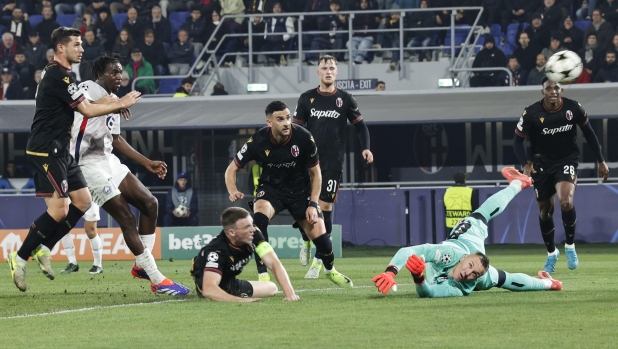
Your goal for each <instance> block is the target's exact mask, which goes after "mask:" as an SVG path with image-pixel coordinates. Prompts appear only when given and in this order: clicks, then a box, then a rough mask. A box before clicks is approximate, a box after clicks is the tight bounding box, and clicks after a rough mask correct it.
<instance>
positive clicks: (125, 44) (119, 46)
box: [112, 29, 135, 66]
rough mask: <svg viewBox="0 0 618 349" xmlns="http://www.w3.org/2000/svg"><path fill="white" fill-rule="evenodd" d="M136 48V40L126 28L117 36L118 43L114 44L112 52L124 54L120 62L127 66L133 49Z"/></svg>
mask: <svg viewBox="0 0 618 349" xmlns="http://www.w3.org/2000/svg"><path fill="white" fill-rule="evenodd" d="M134 48H135V41H133V38H131V35H129V31H128V30H126V29H122V30H120V33H119V34H118V37H117V38H116V43H115V44H114V48H113V49H112V53H117V54H119V55H121V56H122V58H121V59H120V64H121V65H122V66H125V65H127V64H129V61H130V57H131V51H133V49H134Z"/></svg>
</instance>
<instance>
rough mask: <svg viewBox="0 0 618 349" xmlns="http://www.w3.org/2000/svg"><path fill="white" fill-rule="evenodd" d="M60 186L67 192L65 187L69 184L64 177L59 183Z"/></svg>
mask: <svg viewBox="0 0 618 349" xmlns="http://www.w3.org/2000/svg"><path fill="white" fill-rule="evenodd" d="M60 187H61V189H62V192H63V193H66V192H67V189H69V184H68V183H67V180H66V179H63V180H62V182H61V183H60Z"/></svg>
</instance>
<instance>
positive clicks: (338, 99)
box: [335, 97, 343, 108]
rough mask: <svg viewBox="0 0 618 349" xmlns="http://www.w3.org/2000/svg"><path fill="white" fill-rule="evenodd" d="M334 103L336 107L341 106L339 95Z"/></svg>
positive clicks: (341, 101)
mask: <svg viewBox="0 0 618 349" xmlns="http://www.w3.org/2000/svg"><path fill="white" fill-rule="evenodd" d="M335 104H336V105H337V108H341V106H342V105H343V99H341V97H338V98H337V100H336V101H335Z"/></svg>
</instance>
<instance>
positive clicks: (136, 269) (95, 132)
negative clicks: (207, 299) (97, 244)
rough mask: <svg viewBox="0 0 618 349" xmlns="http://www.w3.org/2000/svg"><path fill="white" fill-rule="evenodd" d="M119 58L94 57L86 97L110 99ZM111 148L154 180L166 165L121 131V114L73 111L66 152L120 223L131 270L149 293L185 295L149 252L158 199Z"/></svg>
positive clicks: (85, 86) (96, 198) (84, 88)
mask: <svg viewBox="0 0 618 349" xmlns="http://www.w3.org/2000/svg"><path fill="white" fill-rule="evenodd" d="M120 58H121V57H120V56H119V55H117V54H113V55H109V54H104V55H103V56H101V57H99V58H97V59H96V60H95V61H94V64H93V66H92V76H93V77H94V78H95V79H96V81H85V82H83V83H81V84H80V89H81V90H82V91H84V96H85V97H86V99H88V100H91V101H93V102H95V103H96V102H97V101H99V100H101V99H103V98H106V97H107V96H110V95H111V96H113V97H115V96H114V95H113V92H114V91H116V90H117V89H118V88H119V87H120V81H121V79H122V65H120ZM127 114H129V115H127ZM122 115H123V116H130V113H128V111H126V112H125V111H122ZM113 149H116V150H118V151H119V152H120V153H122V154H123V155H125V156H126V157H127V158H129V159H131V160H133V161H135V162H136V163H138V164H140V165H142V166H144V167H145V168H146V169H147V170H149V171H150V172H152V173H155V174H157V175H158V176H159V178H164V177H165V175H166V174H167V165H166V164H165V163H164V162H163V161H153V160H150V159H148V158H146V157H145V156H143V155H142V154H140V153H138V152H137V151H136V150H135V149H133V147H131V146H130V145H129V144H128V143H127V142H126V140H125V139H124V138H123V137H122V136H121V135H120V114H117V113H111V114H109V115H107V116H106V117H105V118H98V119H88V118H85V117H83V115H81V114H80V113H75V122H74V124H73V130H72V137H71V154H73V156H74V157H75V161H76V162H77V163H78V164H79V166H80V168H81V170H82V172H83V173H84V178H85V179H86V182H87V183H88V188H89V189H90V193H91V194H92V197H93V199H94V201H95V203H96V204H97V205H99V206H101V207H103V209H104V210H105V211H106V212H107V213H109V214H110V215H111V216H112V217H113V218H114V219H115V220H116V222H118V224H119V225H120V230H122V234H123V236H124V239H125V241H126V243H127V247H129V249H130V250H131V252H132V253H133V254H134V255H135V259H136V262H135V264H134V265H133V268H132V269H131V274H132V275H133V276H135V277H137V278H141V279H146V280H149V281H150V282H151V285H150V288H151V290H152V292H156V293H164V294H168V295H172V296H182V295H186V294H188V293H189V292H190V289H189V288H187V287H185V286H183V285H181V284H178V283H176V282H173V281H172V280H170V279H168V278H166V277H165V276H163V274H161V272H160V271H159V270H158V268H157V264H156V262H155V260H154V257H153V256H152V253H151V251H152V249H153V247H154V244H155V237H156V235H155V229H156V224H157V214H158V204H157V199H156V198H155V197H154V196H153V195H152V194H151V193H150V191H148V189H146V187H144V185H143V184H142V183H141V182H140V181H139V180H138V179H137V178H136V177H135V176H134V175H133V174H132V173H131V172H130V171H129V168H127V166H125V165H123V164H121V163H120V160H119V159H118V157H116V156H115V155H114V154H112V150H113ZM129 204H130V205H133V206H134V207H136V208H137V209H138V210H139V212H140V216H139V228H136V227H135V221H136V220H135V216H134V215H133V213H132V212H131V209H130V207H129ZM138 229H139V230H138Z"/></svg>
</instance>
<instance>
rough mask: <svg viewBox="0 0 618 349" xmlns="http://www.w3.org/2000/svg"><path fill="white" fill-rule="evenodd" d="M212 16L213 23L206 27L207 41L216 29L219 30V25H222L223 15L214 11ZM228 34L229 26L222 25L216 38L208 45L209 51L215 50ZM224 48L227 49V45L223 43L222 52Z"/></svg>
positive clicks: (205, 35)
mask: <svg viewBox="0 0 618 349" xmlns="http://www.w3.org/2000/svg"><path fill="white" fill-rule="evenodd" d="M210 16H211V18H212V22H209V23H208V24H207V25H206V31H205V33H204V37H205V38H206V40H208V38H210V36H211V35H212V33H213V32H214V31H215V29H217V26H218V25H219V23H221V15H220V14H219V13H218V12H217V11H212V13H211V15H210ZM227 33H228V26H227V25H224V24H221V28H219V30H217V32H216V34H215V36H214V37H213V38H212V40H211V41H210V44H209V45H208V50H214V49H215V48H216V47H217V45H218V44H219V41H221V40H224V39H223V36H224V35H225V34H227ZM224 48H225V43H222V44H221V46H220V47H219V49H220V50H222V49H224Z"/></svg>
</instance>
